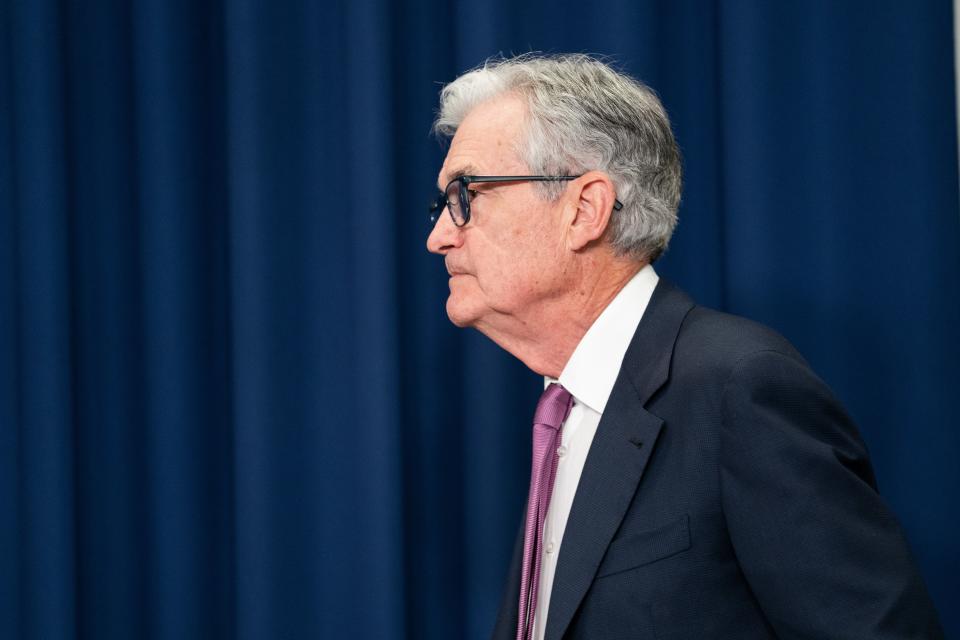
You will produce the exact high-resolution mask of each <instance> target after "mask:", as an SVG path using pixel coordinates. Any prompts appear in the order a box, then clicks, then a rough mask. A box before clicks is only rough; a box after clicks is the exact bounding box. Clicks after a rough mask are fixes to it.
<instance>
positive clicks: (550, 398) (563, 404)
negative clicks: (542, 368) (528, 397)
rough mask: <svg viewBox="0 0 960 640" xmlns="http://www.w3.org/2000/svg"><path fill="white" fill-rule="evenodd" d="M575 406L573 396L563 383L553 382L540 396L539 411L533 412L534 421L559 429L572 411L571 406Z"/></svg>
mask: <svg viewBox="0 0 960 640" xmlns="http://www.w3.org/2000/svg"><path fill="white" fill-rule="evenodd" d="M572 406H573V396H572V395H570V392H569V391H567V390H566V389H564V388H563V387H562V386H561V385H559V384H557V383H555V382H551V383H550V384H549V385H548V386H547V388H546V389H544V390H543V395H541V396H540V402H538V403H537V411H536V413H534V414H533V423H534V424H542V425H546V426H548V427H551V428H553V429H559V428H560V425H562V424H563V421H564V420H566V419H567V414H568V413H570V407H572Z"/></svg>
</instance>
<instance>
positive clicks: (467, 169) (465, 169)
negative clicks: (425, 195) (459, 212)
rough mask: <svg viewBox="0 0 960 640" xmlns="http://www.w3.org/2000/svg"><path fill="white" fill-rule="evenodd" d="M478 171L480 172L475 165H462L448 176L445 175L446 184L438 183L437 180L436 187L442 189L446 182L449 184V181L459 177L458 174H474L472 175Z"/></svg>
mask: <svg viewBox="0 0 960 640" xmlns="http://www.w3.org/2000/svg"><path fill="white" fill-rule="evenodd" d="M479 173H480V170H479V169H477V168H476V167H475V166H473V165H472V164H467V165H464V166H462V167H460V168H459V169H456V170H454V171H453V172H451V173H450V175H449V176H447V182H446V184H440V183H439V182H438V183H437V189H439V190H440V191H443V189H444V187H446V186H447V184H450V183H451V182H453V181H454V180H456V179H457V178H459V177H460V176H474V175H477V174H479Z"/></svg>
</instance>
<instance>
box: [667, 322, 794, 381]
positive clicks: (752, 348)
mask: <svg viewBox="0 0 960 640" xmlns="http://www.w3.org/2000/svg"><path fill="white" fill-rule="evenodd" d="M673 355H674V365H675V366H685V365H688V366H696V367H697V368H700V369H710V370H713V371H717V372H720V371H723V372H726V373H727V374H728V375H731V374H733V373H734V371H735V370H737V369H740V368H742V367H743V366H744V365H745V364H749V363H751V362H753V363H757V362H762V361H765V360H768V359H771V358H772V359H779V358H786V359H788V360H791V361H793V362H795V363H796V364H798V365H800V366H802V367H804V368H806V367H808V365H807V362H806V361H805V360H804V359H803V356H801V355H800V352H799V351H797V349H796V348H795V347H794V346H793V345H792V344H790V342H789V341H788V340H787V339H786V338H784V337H783V336H782V335H780V334H779V333H778V332H776V331H775V330H773V329H771V328H770V327H767V326H765V325H762V324H760V323H758V322H754V321H753V320H749V319H747V318H743V317H740V316H736V315H732V314H729V313H723V312H720V311H716V310H714V309H710V308H708V307H702V306H699V305H695V306H694V307H693V308H692V309H690V312H689V313H687V315H686V317H685V318H684V320H683V323H682V324H681V326H680V331H679V332H678V334H677V341H676V344H675V346H674V354H673Z"/></svg>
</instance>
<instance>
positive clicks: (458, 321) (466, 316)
mask: <svg viewBox="0 0 960 640" xmlns="http://www.w3.org/2000/svg"><path fill="white" fill-rule="evenodd" d="M478 316H479V314H478V313H477V312H476V310H473V309H471V308H470V305H469V304H464V301H462V300H459V299H457V298H455V297H454V296H453V295H451V296H450V297H449V298H447V317H448V318H450V322H452V323H453V324H455V325H456V326H458V327H460V328H465V327H472V326H473V325H474V324H475V323H476V321H477V318H478Z"/></svg>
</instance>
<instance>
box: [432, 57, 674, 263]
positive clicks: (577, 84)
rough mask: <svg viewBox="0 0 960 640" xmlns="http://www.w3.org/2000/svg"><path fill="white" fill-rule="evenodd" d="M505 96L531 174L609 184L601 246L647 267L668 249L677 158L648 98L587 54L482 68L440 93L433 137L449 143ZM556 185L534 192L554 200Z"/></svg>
mask: <svg viewBox="0 0 960 640" xmlns="http://www.w3.org/2000/svg"><path fill="white" fill-rule="evenodd" d="M505 94H515V95H519V96H520V97H521V98H523V99H525V101H526V104H527V114H528V115H527V121H526V123H525V132H524V133H525V136H524V137H525V139H524V140H520V141H518V148H517V153H518V155H519V157H520V158H521V159H523V160H524V161H525V162H526V164H527V167H528V168H529V169H530V171H531V172H533V173H535V174H544V175H567V174H570V175H573V174H580V173H584V172H586V171H591V170H600V171H603V172H604V173H606V174H607V175H608V176H610V179H611V181H612V182H613V184H614V187H615V188H616V190H617V199H618V200H620V202H622V203H623V209H621V210H620V211H614V212H613V216H612V218H611V223H610V230H609V238H610V243H611V245H612V246H613V249H614V251H615V253H616V254H617V255H626V256H630V257H631V258H634V259H637V260H645V261H649V262H653V261H654V260H656V259H657V258H658V257H659V256H660V254H662V253H663V252H664V250H666V248H667V244H668V242H669V241H670V236H671V235H672V234H673V229H674V227H676V225H677V207H678V206H679V204H680V187H681V176H682V169H681V162H680V150H679V148H678V147H677V143H676V140H674V137H673V133H672V132H671V130H670V122H669V120H668V118H667V113H666V111H665V110H664V108H663V105H662V104H661V103H660V100H659V99H658V98H657V96H656V94H655V93H654V92H653V90H652V89H650V88H649V87H647V86H646V85H644V84H642V83H640V82H638V81H637V80H634V79H633V78H631V77H629V76H627V75H626V74H623V73H620V72H618V71H616V70H614V69H613V68H611V67H610V66H609V65H608V64H606V63H604V62H602V61H600V60H597V59H596V58H593V57H591V56H588V55H581V54H566V55H557V56H545V55H538V54H524V55H521V56H517V57H514V58H508V59H492V60H488V61H487V62H486V63H484V64H483V65H482V66H480V67H478V68H476V69H474V70H472V71H469V72H467V73H465V74H463V75H462V76H460V77H459V78H457V79H456V80H454V81H453V82H451V83H450V84H448V85H446V86H445V87H444V88H443V90H442V91H441V92H440V109H439V113H438V115H437V119H436V122H434V127H433V128H434V131H435V133H436V134H438V135H439V136H442V137H453V135H454V134H455V133H456V131H457V127H459V126H460V123H462V122H463V119H464V118H466V116H467V114H468V113H469V112H470V111H471V110H472V109H473V108H474V107H476V106H477V105H479V104H480V103H482V102H486V101H487V100H490V99H492V98H496V97H500V96H502V95H505ZM564 187H565V185H564V184H562V183H541V187H540V188H541V189H542V191H543V195H544V197H548V198H556V197H558V196H559V194H560V193H561V192H562V190H563V189H564Z"/></svg>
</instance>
